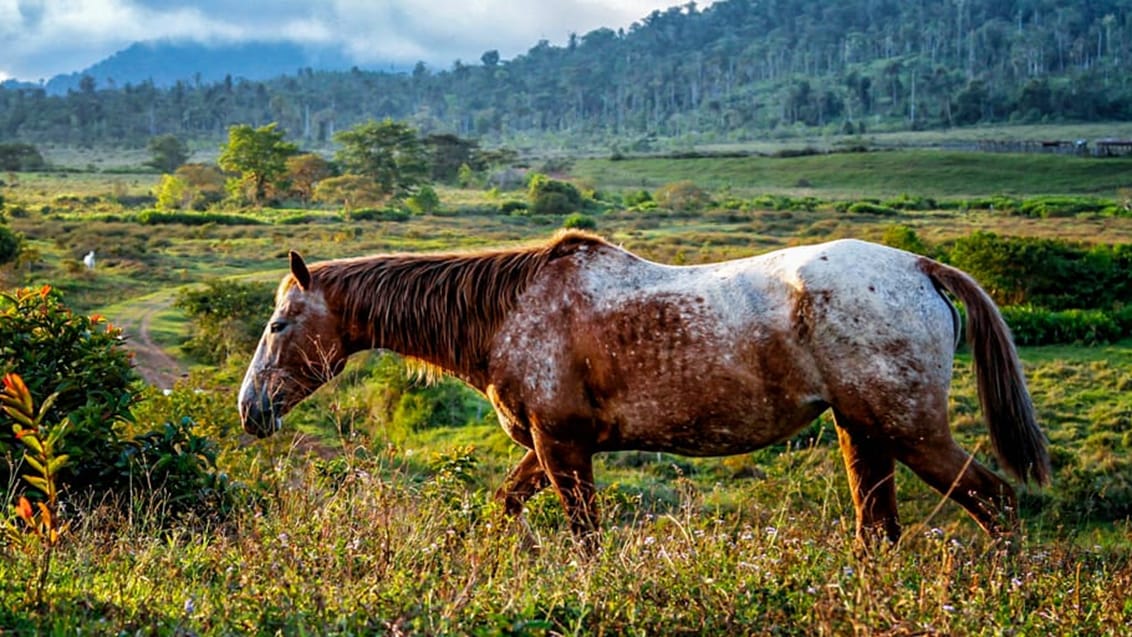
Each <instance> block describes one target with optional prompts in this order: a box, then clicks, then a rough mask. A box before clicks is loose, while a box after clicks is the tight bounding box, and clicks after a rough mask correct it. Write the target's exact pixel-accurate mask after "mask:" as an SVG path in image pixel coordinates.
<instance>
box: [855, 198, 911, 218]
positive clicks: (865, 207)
mask: <svg viewBox="0 0 1132 637" xmlns="http://www.w3.org/2000/svg"><path fill="white" fill-rule="evenodd" d="M845 211H846V212H850V213H853V214H858V215H880V216H886V217H890V216H893V215H898V214H900V211H899V210H897V209H895V208H890V207H888V206H885V205H883V204H879V203H872V202H870V201H857V202H854V203H851V204H849V207H848V208H846V209H845Z"/></svg>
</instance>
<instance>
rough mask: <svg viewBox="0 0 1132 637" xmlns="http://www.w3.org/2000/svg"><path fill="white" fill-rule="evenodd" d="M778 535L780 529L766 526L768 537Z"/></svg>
mask: <svg viewBox="0 0 1132 637" xmlns="http://www.w3.org/2000/svg"><path fill="white" fill-rule="evenodd" d="M776 535H778V529H776V528H774V527H773V526H768V527H766V536H767V537H774V536H776Z"/></svg>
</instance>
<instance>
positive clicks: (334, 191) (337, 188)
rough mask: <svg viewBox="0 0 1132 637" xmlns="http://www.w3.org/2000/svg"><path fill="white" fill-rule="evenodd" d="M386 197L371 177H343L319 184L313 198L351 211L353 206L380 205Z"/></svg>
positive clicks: (331, 178) (329, 178)
mask: <svg viewBox="0 0 1132 637" xmlns="http://www.w3.org/2000/svg"><path fill="white" fill-rule="evenodd" d="M385 197H386V196H385V193H383V192H381V191H380V189H379V188H378V186H377V184H376V183H375V182H374V181H373V180H372V179H370V178H369V177H362V176H361V175H342V176H341V177H328V178H326V179H323V180H322V181H320V182H318V185H317V186H315V187H314V193H313V197H312V198H313V199H314V200H315V201H318V202H322V203H331V204H338V205H340V206H343V207H344V208H345V209H346V210H347V211H349V210H350V209H351V208H352V207H353V206H376V205H379V204H381V203H382V202H383V201H385Z"/></svg>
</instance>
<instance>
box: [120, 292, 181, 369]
mask: <svg viewBox="0 0 1132 637" xmlns="http://www.w3.org/2000/svg"><path fill="white" fill-rule="evenodd" d="M172 303H173V297H172V296H171V295H158V296H153V297H150V298H149V299H147V300H146V301H144V302H143V303H141V304H140V305H139V306H137V307H138V310H139V311H138V313H137V314H135V315H134V316H132V317H130V318H127V319H121V320H116V321H114V324H115V325H117V326H118V327H120V328H122V334H123V335H124V336H125V337H126V347H127V348H128V349H129V350H130V351H131V352H133V354H134V367H135V369H137V370H138V373H139V374H140V375H141V377H142V378H143V379H144V380H145V382H147V383H149V384H150V385H153V386H154V387H157V388H158V389H172V388H173V384H174V383H175V382H177V380H179V379H180V378H182V377H184V376H186V375H187V373H188V370H187V369H186V368H185V366H183V365H182V364H181V363H179V362H178V361H177V359H175V358H173V357H172V356H170V355H169V354H167V353H166V352H165V350H163V349H161V347H160V346H159V345H158V344H157V343H155V342H154V341H153V338H152V337H151V335H150V332H149V324H150V322H151V321H152V319H153V316H154V315H155V314H157V313H158V312H161V311H163V310H165V309H166V308H168V307H169V306H170V305H172Z"/></svg>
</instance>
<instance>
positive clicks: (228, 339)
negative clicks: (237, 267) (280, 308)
mask: <svg viewBox="0 0 1132 637" xmlns="http://www.w3.org/2000/svg"><path fill="white" fill-rule="evenodd" d="M274 291H275V289H274V286H273V285H270V284H265V283H241V282H239V281H230V280H224V279H213V280H212V281H209V282H208V283H206V284H205V287H204V288H198V289H184V290H182V291H181V292H180V293H178V295H177V300H176V307H177V308H179V309H181V310H184V312H185V314H187V315H188V318H189V321H191V322H192V324H193V329H192V334H193V336H192V338H190V339H189V340H188V341H186V342H185V343H184V344H183V345H181V348H182V349H183V350H185V351H186V352H188V353H189V354H191V355H193V356H194V357H196V358H198V359H200V360H202V361H204V362H206V363H210V364H221V363H224V362H225V361H226V360H228V357H230V356H232V355H248V356H250V355H251V353H252V352H253V351H255V347H256V344H257V343H258V342H259V337H260V333H261V331H262V330H263V326H264V325H265V324H266V323H267V319H268V318H270V317H271V312H272V310H273V308H274V305H275V303H274Z"/></svg>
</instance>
